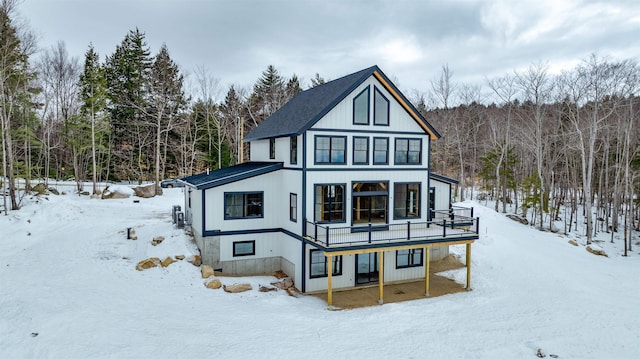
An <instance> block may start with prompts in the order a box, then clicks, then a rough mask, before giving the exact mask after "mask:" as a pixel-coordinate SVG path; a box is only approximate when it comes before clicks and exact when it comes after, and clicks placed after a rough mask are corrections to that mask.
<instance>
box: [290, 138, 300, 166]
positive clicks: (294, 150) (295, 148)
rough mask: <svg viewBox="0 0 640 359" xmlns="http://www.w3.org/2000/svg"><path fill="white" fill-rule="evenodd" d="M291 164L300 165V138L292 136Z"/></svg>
mask: <svg viewBox="0 0 640 359" xmlns="http://www.w3.org/2000/svg"><path fill="white" fill-rule="evenodd" d="M289 162H291V164H292V165H295V164H297V163H298V137H296V136H291V138H290V141H289Z"/></svg>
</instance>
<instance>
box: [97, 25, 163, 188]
mask: <svg viewBox="0 0 640 359" xmlns="http://www.w3.org/2000/svg"><path fill="white" fill-rule="evenodd" d="M149 54H150V51H149V48H148V47H147V44H146V41H145V34H144V33H143V32H141V31H140V30H138V29H136V30H131V31H129V33H128V34H127V35H126V36H125V38H124V40H122V43H121V44H120V45H118V46H117V47H116V50H115V52H114V53H113V54H112V55H111V56H108V57H107V61H106V65H105V74H106V79H107V95H108V99H109V101H108V104H107V108H108V110H109V113H110V122H111V131H112V141H113V144H112V148H113V156H114V157H117V159H118V161H117V162H115V163H114V169H115V175H116V176H117V177H118V178H130V177H131V176H133V177H134V178H137V179H138V180H139V181H142V179H143V178H144V176H145V174H147V171H148V169H149V167H150V164H149V163H148V162H147V159H148V158H152V153H153V152H152V151H153V150H152V148H153V147H152V146H149V144H150V142H151V138H152V137H153V136H150V133H149V131H148V129H147V128H146V127H147V126H146V124H147V122H148V120H149V117H148V113H147V110H148V108H149V77H150V72H151V57H150V55H149ZM150 147H151V149H150Z"/></svg>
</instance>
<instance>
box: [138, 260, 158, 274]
mask: <svg viewBox="0 0 640 359" xmlns="http://www.w3.org/2000/svg"><path fill="white" fill-rule="evenodd" d="M158 265H160V258H157V257H151V258H147V259H143V260H141V261H140V262H138V265H136V269H137V270H139V271H142V270H145V269H149V268H153V267H157V266H158Z"/></svg>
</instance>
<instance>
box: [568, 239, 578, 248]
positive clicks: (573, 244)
mask: <svg viewBox="0 0 640 359" xmlns="http://www.w3.org/2000/svg"><path fill="white" fill-rule="evenodd" d="M569 244H571V245H572V246H576V247H577V246H578V242H576V241H575V240H574V239H570V240H569Z"/></svg>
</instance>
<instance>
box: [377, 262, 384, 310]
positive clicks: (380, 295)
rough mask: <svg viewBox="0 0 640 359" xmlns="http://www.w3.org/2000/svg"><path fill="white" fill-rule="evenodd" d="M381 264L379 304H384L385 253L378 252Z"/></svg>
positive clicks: (379, 272)
mask: <svg viewBox="0 0 640 359" xmlns="http://www.w3.org/2000/svg"><path fill="white" fill-rule="evenodd" d="M378 253H379V257H380V264H379V267H378V304H382V303H384V298H383V297H384V251H383V252H378Z"/></svg>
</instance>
